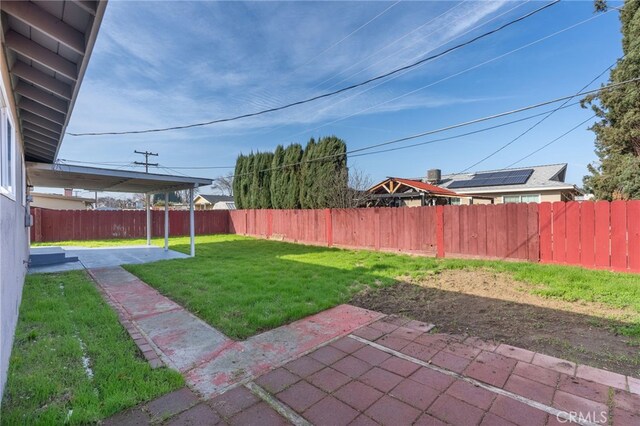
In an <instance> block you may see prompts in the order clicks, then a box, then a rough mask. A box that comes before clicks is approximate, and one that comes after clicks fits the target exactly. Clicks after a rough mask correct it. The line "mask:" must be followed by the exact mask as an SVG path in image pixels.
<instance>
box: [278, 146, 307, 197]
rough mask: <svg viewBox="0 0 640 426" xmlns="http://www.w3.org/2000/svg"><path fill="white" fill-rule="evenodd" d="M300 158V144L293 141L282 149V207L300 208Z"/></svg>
mask: <svg viewBox="0 0 640 426" xmlns="http://www.w3.org/2000/svg"><path fill="white" fill-rule="evenodd" d="M301 160H302V145H300V144H297V143H294V144H291V145H289V146H288V147H287V148H286V149H285V150H284V164H285V165H286V167H285V168H284V169H283V170H282V187H281V188H280V191H282V194H283V197H282V207H281V208H283V209H299V208H300V185H301V183H300V168H301V165H300V164H299V163H300V161H301Z"/></svg>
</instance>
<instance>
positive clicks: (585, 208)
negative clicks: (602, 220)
mask: <svg viewBox="0 0 640 426" xmlns="http://www.w3.org/2000/svg"><path fill="white" fill-rule="evenodd" d="M595 229H596V216H595V204H594V203H581V204H580V265H582V266H586V267H587V268H593V267H594V266H595V264H596V245H595V242H596V240H595Z"/></svg>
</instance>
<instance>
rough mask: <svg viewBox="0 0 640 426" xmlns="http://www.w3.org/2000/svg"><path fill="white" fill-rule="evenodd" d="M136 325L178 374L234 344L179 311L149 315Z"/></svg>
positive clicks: (208, 326) (217, 332) (189, 315)
mask: <svg viewBox="0 0 640 426" xmlns="http://www.w3.org/2000/svg"><path fill="white" fill-rule="evenodd" d="M136 323H137V325H138V328H139V329H140V330H141V331H142V332H143V333H145V334H146V335H147V336H149V337H150V338H151V340H152V341H153V343H154V344H155V345H156V346H157V347H158V349H160V351H161V352H162V354H163V355H164V357H165V358H168V360H169V361H170V363H171V364H172V365H174V366H175V368H177V369H178V370H179V371H181V372H183V371H187V370H189V369H190V368H193V367H194V366H196V365H198V364H200V363H202V362H204V361H207V360H209V359H211V358H213V357H214V356H215V355H216V354H218V353H220V352H221V351H222V350H224V349H225V348H227V347H228V346H229V345H232V344H233V343H234V342H233V340H231V339H229V338H227V337H226V336H225V335H224V334H222V333H220V332H219V331H218V330H216V329H215V328H213V327H211V326H210V325H208V324H206V323H204V322H203V321H201V320H200V319H198V318H196V317H195V316H193V315H192V314H190V313H189V312H187V311H185V310H184V309H182V308H179V309H178V310H173V311H170V312H164V313H160V314H156V315H150V316H148V317H146V318H142V319H139V320H137V321H136Z"/></svg>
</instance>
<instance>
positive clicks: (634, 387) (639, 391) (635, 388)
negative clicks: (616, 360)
mask: <svg viewBox="0 0 640 426" xmlns="http://www.w3.org/2000/svg"><path fill="white" fill-rule="evenodd" d="M627 382H628V383H629V390H630V391H631V393H635V394H636V395H640V379H636V378H635V377H627Z"/></svg>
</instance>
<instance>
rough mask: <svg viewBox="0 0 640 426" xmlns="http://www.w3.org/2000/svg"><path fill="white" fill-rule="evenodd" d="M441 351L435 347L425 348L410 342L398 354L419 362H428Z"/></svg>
mask: <svg viewBox="0 0 640 426" xmlns="http://www.w3.org/2000/svg"><path fill="white" fill-rule="evenodd" d="M441 349H442V348H440V347H437V346H435V345H431V346H425V345H422V344H420V343H417V342H412V343H409V344H408V345H407V346H405V347H404V348H402V350H401V351H400V352H402V353H403V354H405V355H409V356H411V357H413V358H417V359H419V360H421V361H429V360H430V359H431V358H433V356H434V355H435V354H437V353H438V352H440V350H441Z"/></svg>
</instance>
